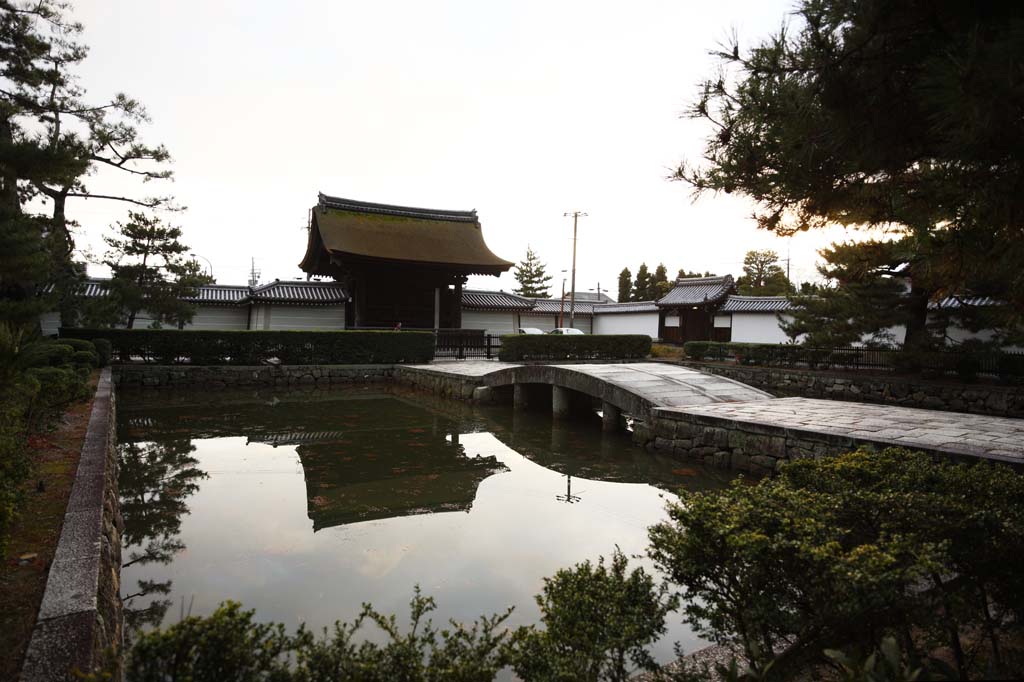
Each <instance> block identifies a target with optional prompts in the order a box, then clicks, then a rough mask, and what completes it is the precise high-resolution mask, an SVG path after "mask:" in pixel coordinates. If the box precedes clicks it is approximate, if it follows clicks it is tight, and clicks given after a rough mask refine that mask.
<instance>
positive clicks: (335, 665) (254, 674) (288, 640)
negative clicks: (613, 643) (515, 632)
mask: <svg viewBox="0 0 1024 682" xmlns="http://www.w3.org/2000/svg"><path fill="white" fill-rule="evenodd" d="M409 606H410V611H411V616H410V624H409V629H408V632H406V633H404V634H403V633H402V632H401V628H400V627H399V626H398V623H397V621H396V619H395V617H394V616H384V615H383V614H380V613H378V612H377V611H375V610H374V609H373V607H371V606H370V605H368V604H364V605H363V611H362V613H361V614H360V615H359V616H358V617H357V618H356V619H355V621H353V622H352V623H336V624H335V626H334V629H333V631H332V632H328V631H327V630H326V629H325V630H324V632H323V634H322V635H321V636H319V637H318V636H316V635H314V634H313V633H312V632H310V631H309V630H307V629H306V628H305V627H301V628H300V629H299V631H298V632H297V633H296V634H295V635H294V636H290V635H288V634H286V633H285V630H284V626H283V625H281V624H261V623H256V622H254V621H253V615H254V612H253V611H243V610H242V609H241V606H240V605H239V604H237V603H234V602H225V603H224V604H221V606H220V607H219V608H218V609H217V610H216V611H214V613H213V614H212V615H210V616H207V617H205V618H199V617H194V616H193V617H189V618H186V619H185V620H183V621H181V622H180V623H176V624H175V625H172V626H170V627H169V628H167V629H166V630H157V631H154V632H150V633H145V634H141V635H140V636H139V637H138V638H137V640H136V642H135V645H134V646H133V647H132V650H131V651H130V653H129V655H128V659H127V665H126V669H125V673H126V674H125V677H126V679H129V680H132V682H166V681H167V680H191V681H194V682H214V681H220V680H232V681H233V682H263V681H267V682H269V681H282V682H283V681H286V680H287V681H290V682H335V681H336V680H359V681H361V682H390V681H391V680H408V681H409V682H414V681H419V680H422V681H424V682H429V681H433V680H467V681H468V680H490V679H493V678H494V676H495V675H496V674H497V672H498V671H499V670H500V669H501V668H503V667H505V666H506V665H507V664H508V662H509V656H510V649H509V645H508V641H507V640H508V632H507V631H506V630H505V629H504V628H503V627H502V626H503V624H504V622H505V620H506V619H507V618H508V616H509V614H510V613H511V609H509V611H507V612H506V613H504V614H501V615H493V616H489V617H484V618H480V619H479V620H478V621H477V622H476V623H474V624H473V625H472V626H471V627H469V628H467V627H464V626H462V625H461V624H458V623H454V622H453V623H451V627H450V628H447V629H444V630H437V629H436V628H435V627H434V625H433V623H432V622H431V621H430V620H429V619H427V618H426V616H427V615H428V614H429V613H430V612H431V611H433V610H434V608H435V604H434V600H433V599H431V598H430V597H423V596H422V595H421V594H420V592H419V588H417V589H416V593H415V595H414V596H413V599H412V601H411V602H410V605H409ZM368 623H372V624H374V625H376V626H377V627H378V628H380V630H382V631H383V632H384V634H385V635H386V640H385V641H384V643H383V644H378V643H376V642H372V641H361V642H358V643H357V642H356V641H355V640H356V634H357V633H358V632H359V631H360V630H361V629H362V628H363V626H364V625H365V624H368Z"/></svg>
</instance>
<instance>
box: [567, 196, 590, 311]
mask: <svg viewBox="0 0 1024 682" xmlns="http://www.w3.org/2000/svg"><path fill="white" fill-rule="evenodd" d="M562 215H564V216H565V217H568V216H572V288H571V289H570V290H569V326H570V327H575V326H576V222H577V221H578V220H579V218H580V216H584V217H586V215H587V214H586V213H584V212H583V211H573V212H572V213H563V214H562Z"/></svg>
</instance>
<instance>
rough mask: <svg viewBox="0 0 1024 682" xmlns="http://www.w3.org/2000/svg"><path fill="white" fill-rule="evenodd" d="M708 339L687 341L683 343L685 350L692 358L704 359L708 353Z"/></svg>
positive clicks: (687, 355)
mask: <svg viewBox="0 0 1024 682" xmlns="http://www.w3.org/2000/svg"><path fill="white" fill-rule="evenodd" d="M708 346H709V344H708V342H707V341H687V342H686V343H684V344H683V352H684V353H686V357H688V358H690V359H692V360H703V359H704V358H705V356H707V354H708Z"/></svg>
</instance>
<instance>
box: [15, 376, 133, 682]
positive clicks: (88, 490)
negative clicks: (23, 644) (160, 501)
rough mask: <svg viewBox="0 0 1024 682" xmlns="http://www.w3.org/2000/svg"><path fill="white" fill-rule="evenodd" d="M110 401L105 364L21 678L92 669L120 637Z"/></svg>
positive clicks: (113, 653)
mask: <svg viewBox="0 0 1024 682" xmlns="http://www.w3.org/2000/svg"><path fill="white" fill-rule="evenodd" d="M115 402H116V401H115V397H114V389H113V385H112V382H111V370H110V368H109V367H108V368H106V369H104V370H103V371H102V373H101V374H100V380H99V384H98V385H97V388H96V397H95V399H94V401H93V406H92V413H91V414H90V416H89V425H88V429H87V431H86V436H85V442H84V444H83V445H82V455H81V458H80V459H79V462H78V470H77V472H76V474H75V481H74V483H73V485H72V487H71V497H70V499H69V500H68V506H67V511H66V512H65V515H64V523H63V526H62V528H61V534H60V539H59V540H58V542H57V550H56V552H55V553H54V557H53V563H52V564H51V565H50V572H49V575H48V576H47V580H46V589H45V591H44V593H43V601H42V604H41V605H40V607H39V615H38V617H37V621H36V626H35V629H34V630H33V632H32V639H31V641H30V642H29V646H28V651H27V652H26V654H25V662H24V664H23V666H22V672H21V681H22V682H44V681H45V682H49V681H51V680H60V681H62V682H63V681H64V680H67V679H70V678H71V674H72V671H74V670H78V671H81V672H92V671H94V670H96V669H98V668H100V667H102V666H105V665H106V664H107V663H109V662H114V663H115V664H116V661H117V653H118V652H119V650H120V646H121V642H122V638H123V630H122V629H123V613H122V605H121V597H120V593H119V591H120V574H121V532H122V530H123V524H122V521H121V509H120V502H119V500H118V496H117V495H118V492H117V472H118V460H117V449H116V434H117V429H116V422H115ZM115 672H116V671H115ZM116 677H117V675H116V674H115V678H116Z"/></svg>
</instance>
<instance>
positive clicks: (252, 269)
mask: <svg viewBox="0 0 1024 682" xmlns="http://www.w3.org/2000/svg"><path fill="white" fill-rule="evenodd" d="M249 263H250V265H249V286H251V287H254V286H256V285H257V284H259V283H260V271H259V270H257V269H256V259H255V258H250V259H249Z"/></svg>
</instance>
